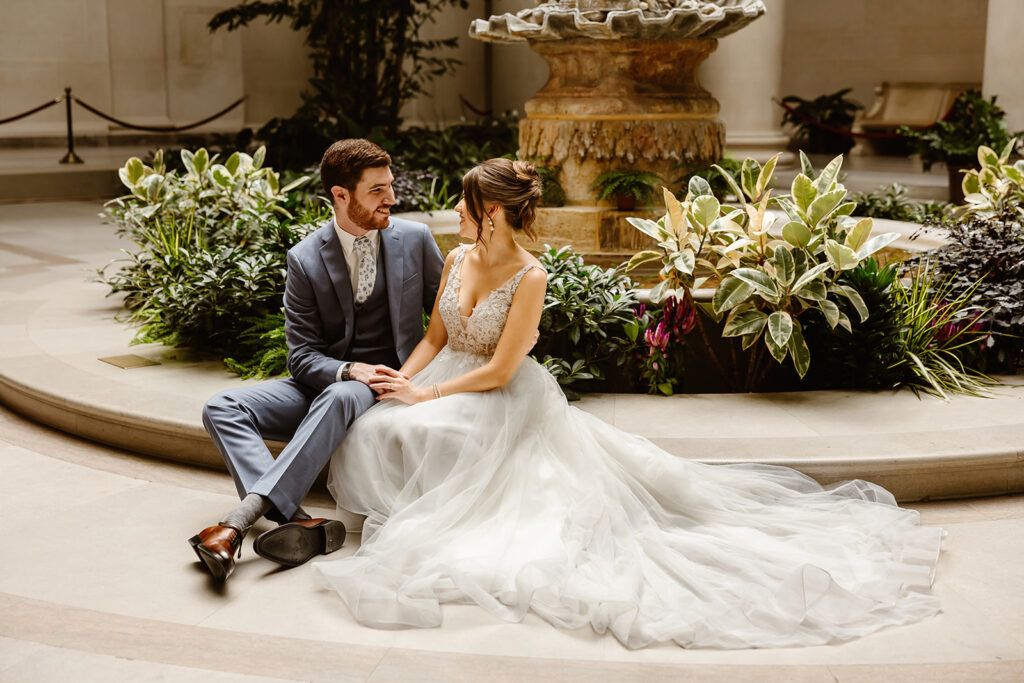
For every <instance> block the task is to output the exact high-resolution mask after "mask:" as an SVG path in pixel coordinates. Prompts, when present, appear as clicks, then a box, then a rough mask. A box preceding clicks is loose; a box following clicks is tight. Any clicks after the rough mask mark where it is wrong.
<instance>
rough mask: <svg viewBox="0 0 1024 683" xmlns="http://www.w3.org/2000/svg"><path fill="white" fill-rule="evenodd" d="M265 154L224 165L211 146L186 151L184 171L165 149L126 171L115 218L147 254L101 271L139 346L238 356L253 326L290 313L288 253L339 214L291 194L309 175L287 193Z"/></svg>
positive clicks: (111, 209)
mask: <svg viewBox="0 0 1024 683" xmlns="http://www.w3.org/2000/svg"><path fill="white" fill-rule="evenodd" d="M264 155H265V152H264V150H263V148H260V150H258V151H257V152H256V154H255V155H253V156H252V157H250V156H249V155H247V154H244V153H238V152H236V153H234V154H232V155H231V156H230V157H228V159H227V160H225V161H224V163H223V164H221V163H218V156H217V155H214V156H213V157H210V156H209V154H208V153H207V151H206V150H205V149H199V150H197V151H196V152H195V153H193V152H191V151H188V150H183V151H182V152H181V161H182V165H183V167H184V168H185V169H186V171H185V172H184V173H179V172H178V171H173V170H172V171H168V170H167V168H166V166H165V165H164V164H163V155H162V153H158V154H157V155H156V156H155V157H154V163H153V165H152V166H147V165H145V164H143V163H142V161H141V160H139V159H137V158H132V159H129V160H128V162H127V163H126V164H125V166H124V167H123V168H121V169H120V171H119V174H120V177H121V180H122V182H123V183H124V185H125V186H126V187H127V188H128V189H129V190H130V193H129V194H127V195H125V196H123V197H119V198H118V199H115V200H113V201H111V202H108V204H107V207H106V212H105V215H106V217H107V218H108V219H109V220H111V222H113V223H114V224H116V225H117V226H118V229H117V234H118V235H119V236H122V237H125V238H127V239H129V240H131V241H132V242H134V243H135V244H136V246H137V248H136V249H134V250H122V251H124V253H125V258H123V259H119V260H117V261H114V262H112V263H110V264H108V265H107V266H106V267H105V268H103V269H101V270H100V271H99V273H98V275H99V279H100V281H101V282H104V283H105V284H107V285H109V286H110V288H111V293H118V292H120V293H124V294H125V307H126V309H127V310H128V320H129V321H130V322H131V323H133V324H135V325H137V326H138V327H139V331H138V333H137V334H136V337H135V341H136V342H162V343H166V344H178V345H188V346H191V347H193V348H195V349H197V350H201V351H212V352H217V353H226V354H227V355H234V353H235V350H236V347H237V346H238V345H239V340H238V338H239V334H240V333H241V331H242V330H243V329H245V326H246V323H245V322H244V321H246V320H251V319H253V318H262V317H264V316H267V315H271V314H272V313H274V312H276V311H278V310H280V308H281V297H282V293H283V291H284V280H285V274H286V266H285V254H286V252H287V250H288V249H289V248H291V247H292V246H293V245H294V244H296V243H298V241H299V240H301V239H302V238H303V237H305V236H306V235H307V234H308V233H309V232H310V231H312V230H313V229H314V228H315V227H317V225H318V224H319V223H320V222H322V221H323V220H324V219H326V217H327V216H328V215H329V210H328V209H327V207H326V205H325V203H324V202H322V201H320V200H318V199H314V198H313V196H312V195H305V197H304V198H302V199H298V200H297V199H296V198H295V197H289V194H288V193H289V192H292V191H296V192H297V194H299V193H300V192H301V188H302V187H304V186H305V185H306V184H307V183H308V178H299V179H297V180H295V181H294V182H293V183H291V184H290V185H289V186H287V187H285V188H281V187H280V179H279V175H278V174H277V173H276V172H274V171H273V170H272V169H270V168H265V167H263V165H262V164H263V159H264ZM293 212H295V213H293ZM115 265H116V266H117V269H116V270H115V271H114V272H108V271H109V270H110V269H111V268H112V267H113V266H115Z"/></svg>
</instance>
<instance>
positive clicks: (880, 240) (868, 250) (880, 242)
mask: <svg viewBox="0 0 1024 683" xmlns="http://www.w3.org/2000/svg"><path fill="white" fill-rule="evenodd" d="M899 238H900V234H899V233H898V232H887V233H885V234H882V235H879V236H877V237H872V238H871V239H869V240H868V241H867V242H865V243H864V246H862V247H861V248H860V250H858V251H857V258H858V259H862V260H863V259H866V258H867V257H868V256H871V255H872V254H874V253H875V252H876V251H878V250H879V249H884V248H885V247H887V246H889V245H890V244H892V243H893V242H895V241H896V240H898V239H899Z"/></svg>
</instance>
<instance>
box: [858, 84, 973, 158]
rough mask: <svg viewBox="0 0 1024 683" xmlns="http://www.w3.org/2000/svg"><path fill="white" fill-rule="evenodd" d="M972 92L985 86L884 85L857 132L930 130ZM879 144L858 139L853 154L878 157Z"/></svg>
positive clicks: (862, 114)
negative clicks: (963, 96) (962, 96)
mask: <svg viewBox="0 0 1024 683" xmlns="http://www.w3.org/2000/svg"><path fill="white" fill-rule="evenodd" d="M971 89H978V90H980V89H981V84H980V83H889V82H888V81H886V82H883V83H882V84H881V85H880V86H877V87H876V88H875V102H874V104H872V105H871V108H870V109H868V110H866V111H863V112H858V113H857V116H856V118H855V119H854V121H853V132H855V133H894V132H896V130H897V129H898V128H899V127H900V126H909V127H911V128H927V127H928V126H931V125H934V124H935V122H936V121H940V120H942V119H943V118H944V117H945V116H946V114H948V113H949V110H950V108H951V107H952V106H953V101H954V100H955V99H956V98H957V96H958V95H959V94H960V93H962V92H965V91H967V90H971ZM878 142H881V141H875V140H871V139H869V138H857V144H856V145H855V146H854V148H853V149H852V150H851V151H850V153H851V154H857V155H866V154H872V153H875V152H876V146H875V145H877V143H878ZM873 143H875V144H873Z"/></svg>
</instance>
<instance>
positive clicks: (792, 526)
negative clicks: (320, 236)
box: [314, 159, 944, 648]
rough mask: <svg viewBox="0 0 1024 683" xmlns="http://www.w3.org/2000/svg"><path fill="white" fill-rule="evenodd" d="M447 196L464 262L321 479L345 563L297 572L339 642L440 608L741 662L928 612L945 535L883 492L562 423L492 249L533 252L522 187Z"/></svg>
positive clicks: (524, 298)
mask: <svg viewBox="0 0 1024 683" xmlns="http://www.w3.org/2000/svg"><path fill="white" fill-rule="evenodd" d="M463 191H464V196H463V199H462V201H460V202H459V204H458V206H457V207H456V211H458V212H459V215H460V217H461V221H460V224H459V226H460V234H461V235H462V236H463V237H467V238H470V239H473V240H475V241H474V243H473V244H472V245H470V246H465V245H463V246H461V247H459V248H457V249H455V250H453V251H452V252H451V253H450V254H449V255H448V259H447V261H446V263H445V267H444V272H443V274H442V280H441V282H442V284H441V288H440V290H439V294H438V296H437V301H436V302H435V304H434V310H433V315H432V316H431V318H430V325H429V328H428V330H427V333H426V336H425V337H424V339H423V341H422V342H421V343H420V344H419V346H417V347H416V350H415V351H414V352H413V353H412V355H411V356H410V357H409V359H408V361H407V362H406V363H405V365H404V366H402V368H401V370H400V371H397V372H393V373H392V374H391V376H390V377H387V378H384V379H381V380H379V381H378V383H377V385H376V386H375V387H374V388H375V389H376V390H378V391H381V392H383V393H381V395H380V396H379V403H378V404H377V405H375V406H374V407H373V408H371V409H370V410H369V411H368V412H366V413H365V414H364V415H363V416H362V417H360V418H359V419H358V420H357V421H356V422H355V424H354V425H353V427H352V428H351V431H350V433H349V435H348V438H346V439H345V441H344V442H343V444H342V445H341V447H340V448H339V449H338V451H337V452H336V453H335V454H334V457H333V459H332V460H331V466H330V477H329V488H330V491H331V493H332V495H333V496H334V497H335V499H336V500H337V501H338V505H339V507H341V508H344V509H346V510H350V511H352V512H355V513H358V514H362V515H365V516H366V522H365V525H364V527H363V536H362V545H361V546H360V548H359V549H358V551H357V552H356V553H355V555H353V556H351V557H348V558H343V559H339V560H328V561H323V562H319V563H317V564H316V565H314V566H315V567H316V568H317V570H318V573H319V575H320V576H321V577H322V579H323V581H324V582H325V583H326V584H327V585H328V586H330V587H331V588H332V589H334V590H335V591H337V592H338V594H339V595H340V596H341V598H342V600H343V601H344V602H345V604H346V605H347V606H348V608H349V610H350V611H351V613H352V615H353V616H354V617H355V618H356V619H357V620H358V621H359V622H360V623H362V624H364V625H367V626H372V627H376V628H398V627H410V626H416V627H425V626H438V625H439V624H440V623H441V608H440V603H442V602H475V603H477V604H479V605H480V606H481V607H483V608H484V609H486V610H488V611H489V612H491V613H493V614H494V615H496V616H497V617H499V618H501V619H505V620H508V621H519V620H521V619H522V618H523V617H524V615H525V614H526V612H527V611H533V612H534V613H535V614H537V615H539V616H540V617H542V618H544V619H546V620H548V621H549V622H551V623H552V624H554V625H555V626H559V627H563V628H578V627H582V626H585V625H587V624H589V625H590V626H592V627H593V628H594V629H595V630H596V631H598V632H601V633H603V632H604V631H606V630H608V631H611V632H612V634H613V635H614V636H615V637H616V638H618V639H619V640H620V641H621V642H622V643H623V644H624V645H625V646H626V647H629V648H639V647H644V646H646V645H648V644H651V643H656V642H665V641H674V642H676V643H678V644H679V645H682V646H685V647H716V648H746V647H779V646H792V645H818V644H823V643H830V642H835V641H840V640H846V639H849V638H854V637H857V636H861V635H864V634H867V633H870V632H872V631H875V630H877V629H879V628H882V627H884V626H887V625H892V624H904V623H908V622H912V621H917V620H920V619H923V618H925V617H928V616H930V615H933V614H935V613H936V612H938V610H939V608H938V604H937V601H936V599H935V598H934V597H932V596H931V595H930V594H929V593H928V592H927V591H928V587H929V586H930V585H931V582H932V579H933V577H934V569H935V563H936V560H937V556H938V552H939V546H940V542H941V537H942V535H943V534H944V532H943V531H942V530H941V529H938V528H930V527H922V526H920V524H919V519H918V514H917V513H916V512H915V511H912V510H904V509H900V508H899V507H897V506H896V503H895V500H894V499H893V497H892V495H891V494H890V493H889V492H887V491H885V490H884V489H882V488H880V487H878V486H875V485H873V484H870V483H867V482H863V481H851V482H847V483H844V484H841V485H838V486H833V487H830V488H828V489H823V488H822V487H821V486H820V485H818V484H817V483H816V482H814V481H813V480H812V479H810V478H808V477H806V476H804V475H802V474H800V473H799V472H796V471H795V470H791V469H788V468H784V467H774V466H767V465H717V466H715V465H706V464H701V463H697V462H693V461H689V460H685V459H683V458H679V457H675V456H672V455H670V454H668V453H666V452H664V451H662V450H661V449H659V448H658V447H657V446H655V445H654V444H652V443H651V442H649V441H647V440H646V439H644V438H642V437H640V436H635V435H633V434H629V433H626V432H623V431H620V430H618V429H616V428H614V427H611V426H609V425H608V424H606V423H604V422H602V421H601V420H600V419H598V418H596V417H593V416H591V415H589V414H588V413H585V412H583V411H581V410H579V409H576V408H573V407H570V406H568V405H567V403H566V400H565V398H564V396H563V395H562V392H561V390H560V389H559V387H558V384H557V382H556V381H555V380H554V379H553V378H552V377H551V376H550V375H549V374H548V372H547V371H546V370H545V369H544V368H543V367H542V366H540V365H539V364H538V363H536V362H535V361H534V360H533V359H531V358H528V357H527V355H526V354H527V353H528V352H529V350H530V348H531V346H532V345H533V341H534V340H533V331H534V330H535V329H536V328H537V325H538V322H539V320H540V316H541V309H542V307H543V303H544V289H545V284H546V274H545V272H544V270H543V269H542V268H541V266H540V264H539V263H538V262H537V261H536V259H534V258H533V257H532V256H531V255H530V254H529V253H528V252H527V251H526V250H524V249H523V248H521V247H519V246H518V245H517V244H516V242H515V241H514V239H513V236H514V234H515V233H517V232H523V233H525V234H527V235H530V236H531V237H532V236H533V230H532V223H533V219H534V211H535V207H536V205H537V200H538V198H539V197H540V194H541V180H540V178H539V176H538V175H537V172H536V171H535V170H534V168H533V167H532V166H531V165H530V164H528V163H525V162H522V161H514V162H513V161H509V160H507V159H492V160H490V161H487V162H484V163H482V164H480V165H479V166H477V167H475V168H473V169H472V170H470V171H469V172H468V173H467V174H466V176H465V178H464V179H463ZM680 418H681V419H683V420H685V419H686V416H685V415H680ZM695 455H699V454H695Z"/></svg>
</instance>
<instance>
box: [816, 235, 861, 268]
mask: <svg viewBox="0 0 1024 683" xmlns="http://www.w3.org/2000/svg"><path fill="white" fill-rule="evenodd" d="M825 256H826V257H828V262H829V263H831V264H832V267H833V268H835V269H836V270H850V269H851V268H856V267H857V264H858V263H859V262H860V259H859V258H857V252H855V251H854V250H853V249H850V248H849V247H844V246H843V245H842V244H839V242H836V241H835V240H832V239H830V240H825Z"/></svg>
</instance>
